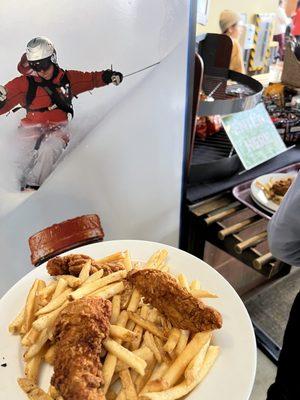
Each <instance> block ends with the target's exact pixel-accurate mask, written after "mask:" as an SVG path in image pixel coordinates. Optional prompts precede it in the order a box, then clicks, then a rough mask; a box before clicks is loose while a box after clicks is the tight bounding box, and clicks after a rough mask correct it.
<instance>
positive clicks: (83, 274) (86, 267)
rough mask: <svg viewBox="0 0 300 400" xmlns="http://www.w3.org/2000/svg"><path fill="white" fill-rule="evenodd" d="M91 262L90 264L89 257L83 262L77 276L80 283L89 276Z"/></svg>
mask: <svg viewBox="0 0 300 400" xmlns="http://www.w3.org/2000/svg"><path fill="white" fill-rule="evenodd" d="M91 264H92V260H91V259H89V260H87V262H85V263H84V265H83V267H82V269H81V271H80V273H79V276H78V278H79V279H80V280H81V282H82V283H84V282H85V281H86V280H87V278H88V277H89V276H90V271H91Z"/></svg>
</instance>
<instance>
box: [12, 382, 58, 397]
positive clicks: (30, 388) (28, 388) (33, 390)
mask: <svg viewBox="0 0 300 400" xmlns="http://www.w3.org/2000/svg"><path fill="white" fill-rule="evenodd" d="M18 384H19V386H20V388H21V389H22V390H23V392H25V393H26V394H27V395H28V398H29V399H30V400H53V399H52V397H51V396H49V395H48V394H47V393H46V392H44V391H43V390H42V389H40V388H39V387H38V386H36V384H35V383H34V382H33V381H32V380H31V379H28V378H18Z"/></svg>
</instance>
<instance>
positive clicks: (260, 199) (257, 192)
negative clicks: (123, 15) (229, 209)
mask: <svg viewBox="0 0 300 400" xmlns="http://www.w3.org/2000/svg"><path fill="white" fill-rule="evenodd" d="M295 176H296V173H286V174H284V173H274V174H267V175H262V176H259V177H258V178H256V179H254V181H253V182H252V183H251V197H252V198H253V200H254V201H255V202H256V203H257V204H258V205H259V206H261V207H262V208H264V209H265V210H266V211H269V212H273V213H274V212H275V211H277V210H278V208H279V205H278V204H276V203H274V201H272V200H269V199H267V197H266V195H265V193H264V191H263V190H262V189H261V188H260V187H258V186H256V182H257V181H259V182H261V183H263V184H264V185H265V184H266V183H268V182H269V181H270V179H286V178H295Z"/></svg>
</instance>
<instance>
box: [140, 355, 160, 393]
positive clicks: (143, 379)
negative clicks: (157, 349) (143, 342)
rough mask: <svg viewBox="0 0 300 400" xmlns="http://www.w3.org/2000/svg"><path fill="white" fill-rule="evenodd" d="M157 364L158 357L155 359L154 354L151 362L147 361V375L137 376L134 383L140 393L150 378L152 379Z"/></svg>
mask: <svg viewBox="0 0 300 400" xmlns="http://www.w3.org/2000/svg"><path fill="white" fill-rule="evenodd" d="M156 364H157V363H156V359H155V357H153V356H152V359H151V360H150V361H149V363H147V367H146V371H145V375H144V376H141V375H139V376H138V377H137V378H136V380H135V382H134V384H135V387H136V392H137V394H140V392H141V391H142V390H143V388H144V387H145V385H146V383H147V382H148V380H149V379H150V376H151V375H152V373H153V371H154V368H155V366H156Z"/></svg>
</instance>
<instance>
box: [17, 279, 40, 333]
mask: <svg viewBox="0 0 300 400" xmlns="http://www.w3.org/2000/svg"><path fill="white" fill-rule="evenodd" d="M38 284H39V280H38V279H36V280H35V281H34V283H33V285H32V287H31V289H30V291H29V294H28V296H27V300H26V305H25V312H24V320H23V324H22V328H21V333H24V334H25V333H27V332H28V331H29V330H30V328H31V326H32V322H33V320H34V311H35V300H36V291H37V288H38Z"/></svg>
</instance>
